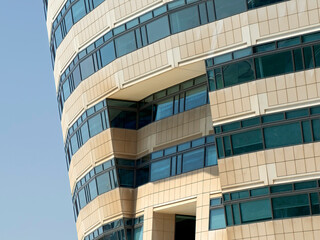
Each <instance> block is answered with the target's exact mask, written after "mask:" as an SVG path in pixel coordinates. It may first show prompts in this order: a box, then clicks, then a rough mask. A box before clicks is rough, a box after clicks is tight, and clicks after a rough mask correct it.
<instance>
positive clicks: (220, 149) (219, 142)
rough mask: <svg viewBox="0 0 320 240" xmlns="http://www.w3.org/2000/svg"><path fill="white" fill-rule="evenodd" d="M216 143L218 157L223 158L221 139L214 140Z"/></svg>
mask: <svg viewBox="0 0 320 240" xmlns="http://www.w3.org/2000/svg"><path fill="white" fill-rule="evenodd" d="M216 143H217V150H218V157H219V158H223V157H224V152H223V143H222V138H216Z"/></svg>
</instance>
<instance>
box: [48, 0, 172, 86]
mask: <svg viewBox="0 0 320 240" xmlns="http://www.w3.org/2000/svg"><path fill="white" fill-rule="evenodd" d="M169 1H170V0H167V1H166V0H143V1H142V0H133V1H128V0H125V1H104V2H103V3H101V5H99V6H98V7H97V8H95V9H94V10H92V11H91V12H90V13H88V14H87V15H86V16H85V17H84V18H82V19H81V20H80V21H79V22H77V23H76V24H75V25H73V27H72V28H71V29H70V31H69V32H68V34H67V36H66V37H65V38H64V40H63V41H62V43H61V44H60V46H59V47H58V49H57V52H56V61H55V67H54V76H55V79H56V86H58V80H59V76H60V73H61V72H63V71H64V69H65V68H66V66H67V65H68V64H69V62H70V60H72V59H73V57H74V56H75V55H76V54H78V53H79V52H80V51H81V50H82V49H83V48H85V47H87V46H88V45H89V44H91V43H92V42H94V41H95V40H96V39H98V38H99V37H100V36H102V35H103V34H105V33H107V32H108V31H110V30H111V29H112V28H114V27H117V26H119V25H121V24H123V23H125V22H127V21H129V20H130V19H133V18H135V17H138V16H140V15H141V14H142V13H144V12H148V11H150V10H152V9H154V8H155V7H158V6H161V5H162V4H164V3H165V2H169ZM48 19H49V18H48ZM47 25H50V28H49V27H48V28H47V29H48V34H49V39H50V34H51V23H49V20H48V21H47Z"/></svg>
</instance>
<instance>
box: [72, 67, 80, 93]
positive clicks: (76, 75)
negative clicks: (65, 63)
mask: <svg viewBox="0 0 320 240" xmlns="http://www.w3.org/2000/svg"><path fill="white" fill-rule="evenodd" d="M72 76H73V82H74V87H75V88H76V87H77V86H78V85H79V84H80V82H81V76H80V68H79V66H77V67H76V68H75V69H74V70H73V73H72Z"/></svg>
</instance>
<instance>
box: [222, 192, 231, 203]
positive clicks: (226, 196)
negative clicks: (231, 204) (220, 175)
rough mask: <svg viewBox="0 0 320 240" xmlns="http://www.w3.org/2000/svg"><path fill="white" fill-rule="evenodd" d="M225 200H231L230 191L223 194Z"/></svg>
mask: <svg viewBox="0 0 320 240" xmlns="http://www.w3.org/2000/svg"><path fill="white" fill-rule="evenodd" d="M223 200H224V201H230V195H229V194H228V193H226V194H223Z"/></svg>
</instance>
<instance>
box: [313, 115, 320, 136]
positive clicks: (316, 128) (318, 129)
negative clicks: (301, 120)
mask: <svg viewBox="0 0 320 240" xmlns="http://www.w3.org/2000/svg"><path fill="white" fill-rule="evenodd" d="M312 130H313V138H314V140H315V141H318V140H320V120H319V119H315V120H312Z"/></svg>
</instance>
